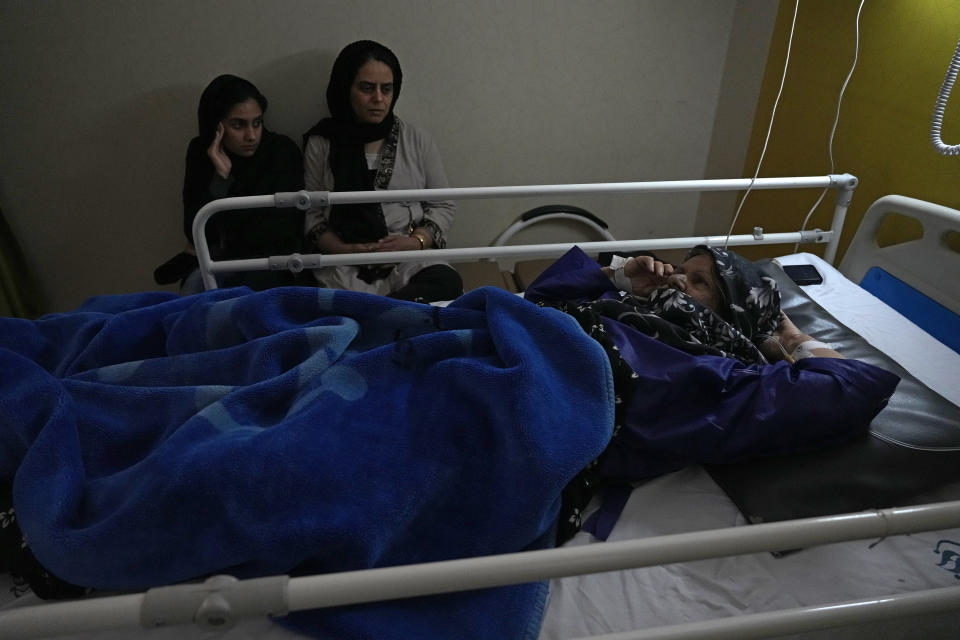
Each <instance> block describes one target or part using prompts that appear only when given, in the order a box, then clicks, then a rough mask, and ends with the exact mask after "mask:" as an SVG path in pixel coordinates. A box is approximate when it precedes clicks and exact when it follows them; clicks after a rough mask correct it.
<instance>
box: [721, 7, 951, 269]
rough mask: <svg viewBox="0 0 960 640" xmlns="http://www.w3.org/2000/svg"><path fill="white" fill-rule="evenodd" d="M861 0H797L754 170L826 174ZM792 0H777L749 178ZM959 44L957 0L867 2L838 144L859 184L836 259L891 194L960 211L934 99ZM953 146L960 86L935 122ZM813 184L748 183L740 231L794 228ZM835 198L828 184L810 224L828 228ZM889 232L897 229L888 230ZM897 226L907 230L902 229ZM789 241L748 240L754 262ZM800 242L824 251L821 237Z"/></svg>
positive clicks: (840, 162) (840, 169)
mask: <svg viewBox="0 0 960 640" xmlns="http://www.w3.org/2000/svg"><path fill="white" fill-rule="evenodd" d="M859 4H860V3H859V2H858V1H857V0H803V1H802V2H800V8H799V12H798V14H797V21H796V27H795V32H794V38H793V46H792V50H791V52H790V65H789V68H788V70H787V79H786V84H785V86H784V89H783V95H782V97H781V98H780V104H779V106H778V108H777V113H776V120H775V122H774V126H773V132H772V134H771V137H770V143H769V146H768V148H767V152H766V155H765V157H764V160H763V165H762V167H761V169H760V177H774V176H800V175H825V174H826V173H828V172H829V169H830V160H829V154H828V142H829V137H830V129H831V127H832V126H833V119H834V114H835V113H836V108H837V98H838V96H839V93H840V89H841V87H842V85H843V81H844V79H845V78H846V76H847V73H848V72H849V70H850V65H851V64H852V62H853V54H854V42H855V22H856V15H857V8H858V7H859ZM793 11H794V2H793V1H792V0H781V2H780V9H779V13H778V16H777V24H776V27H775V31H774V34H773V40H772V43H771V47H770V54H769V57H768V60H767V68H766V72H765V77H764V81H763V88H762V90H761V94H760V99H759V103H758V105H757V114H756V118H755V120H754V125H753V132H752V136H751V142H750V150H749V153H748V156H747V158H748V159H747V162H746V165H745V167H744V175H745V176H748V177H749V176H752V175H753V174H754V172H755V171H756V166H757V161H758V159H759V157H760V152H761V149H762V147H763V141H764V137H765V136H766V132H767V127H768V124H769V120H770V113H771V110H772V109H773V103H774V100H775V98H776V95H777V90H778V88H779V86H780V79H781V74H782V72H783V64H784V59H785V56H786V51H787V41H788V39H789V33H790V22H791V19H792V17H793ZM958 40H960V2H957V1H956V0H867V1H866V3H865V4H864V6H863V10H862V12H861V16H860V50H859V55H858V61H857V66H856V69H855V71H854V73H853V76H852V78H851V79H850V83H849V85H848V86H847V89H846V92H845V94H844V97H843V102H842V105H841V109H840V121H839V124H838V125H837V131H836V134H835V136H834V142H833V156H834V163H835V172H836V173H845V172H846V173H852V174H854V175H856V176H857V177H858V178H859V180H860V185H859V187H858V188H857V190H856V192H855V193H854V196H853V203H852V204H851V206H850V209H849V212H848V216H847V221H846V224H845V225H844V233H843V235H842V236H841V242H840V248H839V252H838V255H837V262H838V263H839V260H840V259H841V258H842V257H843V254H844V252H845V251H846V247H847V245H848V244H849V242H850V240H851V238H852V237H853V232H854V230H855V229H856V226H857V225H858V224H859V222H860V220H861V218H862V217H863V213H864V212H865V211H866V209H867V207H868V206H869V205H870V203H872V202H873V201H874V200H876V199H877V198H879V197H881V196H884V195H887V194H891V193H895V194H900V195H905V196H911V197H915V198H920V199H923V200H929V201H932V202H936V203H938V204H943V205H946V206H949V207H954V208H960V180H958V178H960V156H952V157H947V156H941V155H939V154H938V153H936V152H935V151H934V149H933V147H932V146H931V144H930V122H931V118H932V114H933V106H934V103H935V101H936V99H937V95H938V93H939V91H940V86H941V84H942V83H943V80H944V77H945V76H946V71H947V66H948V64H949V62H950V60H951V58H952V56H953V53H954V51H955V50H956V47H957V42H958ZM942 135H943V139H944V141H945V142H946V143H948V144H958V143H960V87H955V89H954V91H953V96H952V98H951V100H950V101H949V102H948V104H947V111H946V116H945V118H944V125H943V130H942ZM818 196H819V190H802V191H778V192H774V191H752V192H751V193H750V194H749V195H748V197H747V201H746V203H745V204H744V206H743V210H742V211H741V214H740V218H739V220H738V221H737V224H736V227H735V233H747V232H749V231H750V230H751V229H752V228H753V227H754V226H762V227H763V228H764V230H765V231H766V232H781V231H795V230H797V229H799V228H800V223H801V222H802V220H803V218H804V216H805V215H806V214H807V212H808V211H809V210H810V208H811V207H812V206H813V203H814V202H816V199H817V197H818ZM833 205H834V194H833V192H828V193H827V196H826V197H825V198H824V201H823V202H822V203H821V204H820V205H819V206H818V207H817V210H816V211H815V212H814V214H813V216H812V217H811V219H810V222H809V223H808V224H807V228H808V229H811V228H814V227H819V228H822V229H825V228H828V227H829V225H830V221H831V218H832V215H833ZM894 232H896V230H895V231H894ZM903 233H908V231H907V230H906V229H904V230H903ZM791 249H792V246H790V247H784V246H768V247H757V248H753V249H748V248H743V251H742V252H743V253H744V254H745V255H747V256H749V257H751V258H754V259H756V258H761V257H769V256H774V255H778V254H783V253H789V252H790V250H791ZM801 250H805V251H810V252H812V253H817V254H819V255H822V254H823V245H804V246H802V247H801Z"/></svg>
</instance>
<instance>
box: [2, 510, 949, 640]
mask: <svg viewBox="0 0 960 640" xmlns="http://www.w3.org/2000/svg"><path fill="white" fill-rule="evenodd" d="M953 527H960V501H954V502H941V503H933V504H927V505H919V506H913V507H895V508H891V509H882V510H875V511H867V512H861V513H849V514H841V515H835V516H824V517H819V518H805V519H801V520H792V521H786V522H774V523H767V524H756V525H750V526H742V527H731V528H727V529H716V530H712V531H701V532H694V533H681V534H673V535H666V536H657V537H653V538H645V539H640V540H628V541H623V542H605V543H602V544H591V545H583V546H575V547H565V548H560V549H547V550H542V551H527V552H521V553H510V554H503V555H495V556H486V557H479V558H466V559H462V560H449V561H444V562H431V563H425V564H419V565H408V566H399V567H387V568H382V569H369V570H365V571H347V572H341V573H332V574H325V575H315V576H306V577H300V578H288V577H287V576H276V577H269V578H261V579H256V580H235V579H234V578H232V577H230V576H215V577H214V578H211V579H210V580H208V581H207V582H205V583H202V584H188V585H179V586H173V587H161V588H158V589H151V590H150V591H148V592H146V593H142V594H134V595H122V596H113V597H106V598H95V599H90V600H79V601H74V602H64V603H54V604H47V605H42V606H32V607H23V608H19V609H11V610H8V611H6V612H3V613H2V614H0V638H22V639H27V638H42V637H49V636H53V635H58V634H67V633H77V632H80V631H94V630H100V629H112V628H124V627H125V628H130V627H138V626H144V627H158V626H167V625H176V624H189V623H191V622H192V623H195V624H198V625H200V626H201V627H203V628H206V629H227V628H229V627H231V626H233V625H234V624H235V623H236V622H237V620H238V619H239V618H241V617H248V616H264V615H274V616H277V615H285V614H287V613H289V612H291V611H299V610H305V609H315V608H321V607H333V606H341V605H348V604H358V603H362V602H376V601H382V600H392V599H397V598H406V597H414V596H421V595H428V594H438V593H450V592H454V591H467V590H472V589H480V588H487V587H493V586H499V585H509V584H519V583H523V582H532V581H538V580H545V579H549V578H558V577H563V576H571V575H581V574H586V573H600V572H604V571H615V570H620V569H632V568H638V567H647V566H653V565H660V564H672V563H676V562H685V561H690V560H702V559H706V558H715V557H724V556H732V555H740V554H747V553H757V552H765V551H780V550H784V549H800V548H806V547H811V546H816V545H821V544H828V543H832V542H841V541H846V540H857V539H865V538H867V539H868V538H874V537H876V538H885V537H888V536H893V535H902V534H907V533H917V532H921V531H936V530H941V529H947V528H953ZM958 606H960V587H951V588H948V589H933V590H929V591H926V592H915V593H912V594H905V595H895V596H889V597H881V598H873V599H870V600H859V601H854V602H846V603H837V604H832V605H821V606H816V607H807V608H804V609H794V610H787V611H780V612H772V613H768V614H756V615H753V616H742V617H737V618H733V619H729V620H727V621H725V622H722V623H720V622H719V621H711V622H710V623H703V625H699V624H696V625H681V627H678V628H677V630H676V631H669V630H667V628H663V629H655V630H647V631H637V632H632V634H628V635H615V636H600V637H599V638H603V639H604V640H607V639H608V638H617V639H618V640H620V639H625V638H693V637H711V638H721V637H723V638H745V637H765V636H769V635H778V634H783V633H788V632H795V631H803V630H810V629H818V628H824V627H829V626H838V625H844V624H853V623H856V622H862V621H865V620H870V619H875V618H877V617H884V616H885V617H887V618H892V617H898V616H908V615H915V614H917V613H918V612H922V613H925V614H929V613H937V612H945V611H951V610H956V608H957V607H958ZM718 624H719V625H720V626H717V625H718ZM712 627H716V630H712ZM673 633H680V635H671V634H673ZM711 633H712V634H713V635H709V634H711ZM645 634H646V635H645ZM684 634H686V635H684ZM691 634H692V635H691ZM724 634H726V635H724ZM750 634H752V635H750Z"/></svg>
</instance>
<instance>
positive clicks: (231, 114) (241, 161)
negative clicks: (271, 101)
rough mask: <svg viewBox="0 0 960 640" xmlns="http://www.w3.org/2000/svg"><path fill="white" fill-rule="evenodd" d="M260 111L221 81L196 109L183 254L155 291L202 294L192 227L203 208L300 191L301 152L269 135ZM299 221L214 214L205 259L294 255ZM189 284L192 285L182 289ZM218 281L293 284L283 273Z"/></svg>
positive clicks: (294, 213) (229, 79) (252, 92)
mask: <svg viewBox="0 0 960 640" xmlns="http://www.w3.org/2000/svg"><path fill="white" fill-rule="evenodd" d="M266 111H267V99H266V97H265V96H264V95H263V94H262V93H260V91H258V90H257V88H256V87H255V86H254V85H253V84H252V83H251V82H249V81H247V80H244V79H243V78H239V77H237V76H233V75H221V76H218V77H217V78H215V79H214V80H213V81H212V82H211V83H210V84H209V85H208V86H207V88H206V89H204V90H203V93H202V94H201V96H200V105H199V106H198V108H197V120H198V123H199V135H198V136H197V137H195V138H193V139H192V140H191V141H190V144H189V145H188V147H187V158H186V171H185V175H184V180H183V232H184V235H185V236H186V238H187V243H188V244H187V249H186V250H185V251H184V252H181V253H180V254H178V255H177V256H175V257H174V258H173V259H171V260H169V261H168V262H167V263H165V264H164V265H162V266H161V267H159V268H158V269H157V270H156V272H155V273H154V279H155V280H156V281H157V283H158V284H169V283H172V282H176V281H177V280H181V282H182V285H183V286H182V289H181V290H182V292H184V293H194V292H196V291H199V290H200V289H201V288H202V285H201V283H200V281H199V278H197V276H198V275H199V274H198V273H196V272H195V270H196V267H197V260H196V256H195V254H194V250H193V219H194V218H195V217H196V215H197V212H198V211H199V210H200V208H201V207H203V206H204V205H205V204H207V203H208V202H211V201H212V200H216V199H219V198H226V197H233V196H253V195H269V194H273V193H278V192H282V191H299V190H301V189H303V157H302V155H301V153H300V149H299V147H298V146H297V145H296V143H294V142H293V140H291V139H290V138H288V137H287V136H284V135H280V134H278V133H274V132H272V131H269V130H267V128H266V127H265V126H264V123H263V118H264V114H265V113H266ZM303 219H304V217H303V212H301V211H299V210H298V209H294V208H287V209H275V208H268V209H247V210H242V211H235V212H221V213H218V214H216V215H215V216H213V217H212V218H211V219H210V221H209V222H208V223H207V229H206V230H207V242H208V243H209V244H210V254H211V257H213V259H215V260H230V259H241V258H261V257H266V256H270V255H282V254H288V253H293V252H297V251H300V250H301V248H302V244H303V224H304V222H303ZM191 273H193V275H192V276H191ZM188 276H190V281H188V282H183V280H184V279H186V278H187V277H188ZM223 280H224V284H229V285H241V284H243V285H248V286H250V287H252V288H254V289H263V288H267V287H271V286H278V285H282V284H292V283H293V282H294V278H293V277H292V276H291V275H290V274H289V273H287V272H279V271H269V272H249V273H244V274H234V275H231V276H227V277H225V278H223Z"/></svg>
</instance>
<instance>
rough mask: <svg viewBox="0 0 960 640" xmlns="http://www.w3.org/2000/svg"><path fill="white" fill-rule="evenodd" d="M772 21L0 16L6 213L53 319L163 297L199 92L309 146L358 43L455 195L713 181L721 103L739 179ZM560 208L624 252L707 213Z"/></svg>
mask: <svg viewBox="0 0 960 640" xmlns="http://www.w3.org/2000/svg"><path fill="white" fill-rule="evenodd" d="M745 8H747V9H749V11H746V10H745ZM775 13H776V6H775V3H769V2H764V1H763V0H746V1H741V2H736V1H734V0H728V1H715V0H698V1H693V0H686V1H675V0H635V1H627V0H606V1H593V2H586V1H584V2H580V1H576V0H503V1H477V2H466V1H446V0H442V1H441V0H437V1H428V0H409V1H402V0H401V1H397V0H393V1H387V0H358V1H354V2H333V1H330V0H282V1H278V2H263V1H262V0H257V1H253V0H230V1H227V0H166V1H146V0H129V1H120V0H114V1H106V0H59V1H56V0H33V1H31V0H0V87H2V89H0V91H2V93H0V145H2V147H0V148H2V150H0V206H2V207H3V210H4V212H5V214H6V216H7V218H8V220H9V221H10V224H11V226H12V227H13V228H14V231H15V232H16V234H17V236H18V238H19V240H20V242H21V244H22V245H23V247H24V251H25V253H26V255H27V259H28V261H29V263H30V265H31V266H32V267H33V269H34V270H35V271H36V272H37V274H38V276H39V280H40V285H41V287H42V288H43V294H44V295H45V297H46V299H47V301H48V309H49V310H51V311H61V310H65V309H68V308H71V307H73V306H75V305H77V304H78V303H79V302H81V301H82V300H83V299H84V298H86V297H88V296H91V295H96V294H103V293H119V292H128V291H139V290H146V289H152V288H156V286H155V285H154V284H153V281H152V272H153V269H154V267H155V266H156V265H157V264H159V263H160V262H162V261H163V260H164V259H166V258H167V257H169V256H170V255H172V254H173V253H174V252H176V251H177V250H178V249H179V248H180V247H181V245H182V244H183V238H182V235H181V231H180V225H181V209H180V199H179V194H180V187H181V180H182V172H183V156H184V152H185V149H186V144H187V141H188V140H189V138H190V137H191V136H192V135H194V133H195V129H196V119H195V110H196V103H197V100H198V98H199V94H200V91H201V90H202V89H203V87H204V86H205V85H206V83H207V82H209V80H210V79H211V78H213V77H214V76H216V75H217V74H220V73H227V72H229V73H235V74H238V75H241V76H244V77H247V78H249V79H250V80H252V81H253V82H254V83H255V84H257V85H258V87H259V88H260V89H261V91H263V92H264V93H265V94H266V95H267V97H268V98H269V99H270V102H271V105H270V110H269V112H268V114H267V122H268V126H270V127H271V128H273V129H275V130H277V131H280V132H282V133H286V134H287V135H290V136H291V137H294V138H295V139H299V136H300V134H301V133H302V132H303V131H305V130H306V129H307V128H308V127H309V126H310V125H311V124H312V123H313V122H314V121H316V120H317V119H318V118H319V117H321V116H323V115H325V109H326V108H325V105H324V104H323V90H324V87H325V85H326V81H327V78H328V74H329V68H330V65H331V63H332V61H333V59H334V57H335V56H336V54H337V52H338V51H339V50H340V48H342V47H343V46H344V45H345V44H347V43H348V42H351V41H353V40H356V39H360V38H371V39H376V40H379V41H381V42H383V43H384V44H387V46H389V47H391V48H392V49H393V50H394V51H395V52H396V53H397V55H398V57H399V58H400V61H401V64H402V66H403V68H404V86H403V93H402V95H401V97H400V101H399V103H398V107H397V112H398V114H400V116H401V117H404V118H406V119H408V120H410V121H413V122H416V123H418V124H421V125H423V126H425V127H426V128H427V129H429V130H430V131H431V132H432V133H433V135H434V137H435V138H436V139H437V142H438V144H439V146H440V149H441V153H442V155H443V158H444V162H445V164H446V168H447V173H448V175H449V177H450V181H451V183H452V185H453V186H484V185H503V184H506V185H509V184H555V183H567V182H578V183H579V182H607V181H629V180H659V179H687V178H700V177H703V176H704V174H705V167H706V163H707V158H708V153H709V150H710V143H711V139H713V140H716V139H717V134H716V132H715V131H714V122H715V120H716V118H717V115H718V113H717V110H718V103H720V98H721V95H722V96H724V104H726V105H727V107H726V111H725V113H726V116H725V118H724V119H722V123H723V126H725V127H726V126H730V127H733V129H731V130H732V131H736V132H737V134H736V136H735V137H736V138H737V139H735V140H733V143H732V144H730V145H728V147H729V148H728V151H729V153H730V154H731V156H732V159H730V158H728V159H726V160H714V161H713V162H712V165H711V166H712V171H718V172H720V174H725V175H722V176H721V175H718V176H711V177H731V176H734V175H737V174H738V173H739V171H740V169H741V167H742V166H743V162H742V157H743V150H744V149H745V147H746V144H747V140H746V139H745V138H744V137H743V136H741V135H740V133H739V131H740V129H742V128H744V127H746V128H747V129H748V128H749V123H750V122H752V118H753V109H754V105H755V104H756V90H757V89H756V88H753V89H751V83H752V82H755V83H759V78H760V77H761V76H762V72H763V61H764V60H763V58H764V57H765V55H766V46H767V43H768V42H769V37H770V30H771V29H772V24H773V16H774V15H775ZM753 15H760V16H761V19H760V20H755V19H753V18H750V16H753ZM763 16H766V17H767V19H766V22H764V19H763ZM731 34H735V36H736V38H737V40H736V41H735V42H733V43H731ZM738 43H739V44H738ZM728 46H729V49H730V51H731V52H733V54H732V55H733V56H734V58H736V59H742V61H743V63H744V64H745V67H744V66H738V69H739V70H738V71H736V72H733V71H731V70H730V69H729V65H728V64H726V60H727V51H728ZM744 51H747V52H748V54H745V53H744ZM731 74H732V75H731ZM727 75H730V77H732V78H733V80H732V81H731V83H730V85H729V86H727V87H726V88H725V89H723V91H721V89H722V88H723V87H724V86H725V77H726V76H727ZM751 91H752V94H751ZM731 101H732V102H731ZM731 104H740V105H742V109H740V110H737V109H734V110H733V115H731V110H730V105H731ZM738 127H739V128H738ZM724 163H726V165H729V167H730V169H729V171H727V170H725V169H726V167H725V165H724ZM718 167H719V168H718ZM566 200H567V201H569V202H572V203H574V204H579V205H580V206H584V207H586V208H588V209H590V210H592V211H594V212H595V213H597V214H599V215H601V217H603V218H605V219H606V220H607V221H608V222H609V223H610V224H611V227H612V231H613V233H614V234H615V235H616V236H617V237H618V238H627V237H646V236H651V235H652V236H672V235H688V234H690V233H692V232H693V228H694V223H695V220H696V216H697V203H698V198H697V196H696V195H693V194H687V195H656V196H643V197H639V196H615V197H593V198H587V197H581V198H575V199H573V198H568V199H566ZM548 201H549V200H544V199H539V200H538V199H525V200H513V201H501V200H486V201H469V202H468V201H464V202H462V203H460V211H459V215H458V219H457V222H456V224H455V227H454V230H453V233H452V234H451V244H452V246H470V245H477V244H487V243H488V242H489V241H490V240H491V239H492V238H493V237H494V236H495V235H496V233H498V232H499V231H500V230H502V229H503V228H504V227H505V226H507V224H508V223H509V222H510V221H511V220H512V219H513V218H514V217H515V216H516V215H518V214H519V213H520V212H521V211H523V210H525V209H527V208H529V207H533V206H536V205H538V204H545V203H547V202H548ZM638 212H639V213H642V215H637V213H638ZM701 218H702V216H701ZM701 222H702V221H701ZM544 236H545V237H548V236H549V234H548V233H545V234H544ZM566 239H577V238H570V237H569V236H568V237H567V238H566Z"/></svg>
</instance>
